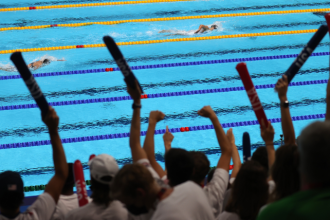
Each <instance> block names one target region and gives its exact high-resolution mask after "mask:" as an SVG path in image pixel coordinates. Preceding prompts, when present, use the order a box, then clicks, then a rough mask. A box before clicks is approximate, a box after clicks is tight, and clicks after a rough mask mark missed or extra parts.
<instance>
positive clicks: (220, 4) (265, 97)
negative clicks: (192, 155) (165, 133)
mask: <svg viewBox="0 0 330 220" xmlns="http://www.w3.org/2000/svg"><path fill="white" fill-rule="evenodd" d="M87 2H108V1H105V0H104V1H102V0H99V1H96V0H95V1H87V0H86V1H81V0H74V1H67V0H65V1H64V0H62V1H44V0H40V1H38V2H32V3H31V1H28V0H12V1H10V2H9V1H8V3H7V2H4V1H3V2H1V3H0V7H1V8H8V7H26V6H39V5H56V4H70V3H72V4H74V3H87ZM329 3H330V2H329V1H325V0H324V1H322V0H315V1H308V0H299V1H298V0H285V1H284V0H275V1H272V2H265V1H260V0H258V1H257V0H254V1H243V0H236V1H232V0H221V1H220V0H219V1H214V0H211V1H191V2H174V3H157V4H137V5H119V6H104V7H86V8H66V9H51V10H33V11H17V12H15V11H14V12H1V13H0V28H2V27H14V26H32V25H46V24H65V23H77V22H90V21H113V20H124V19H141V18H162V17H174V16H195V15H210V14H221V13H242V12H263V11H274V10H298V9H315V8H326V7H328V5H329ZM324 23H325V20H324V17H323V14H322V13H302V14H283V15H265V16H249V17H227V18H212V19H192V20H176V21H159V22H143V23H125V24H120V25H91V26H84V27H76V28H72V27H70V28H69V27H63V28H60V27H57V28H48V29H37V30H13V31H3V32H1V33H0V39H1V46H0V50H10V49H18V48H33V47H48V46H66V45H82V44H94V43H103V42H102V37H103V36H104V35H111V36H112V37H114V38H115V40H116V41H117V42H127V41H137V40H158V39H170V38H181V37H190V36H191V35H192V30H195V29H197V28H198V26H199V25H200V24H205V25H211V24H218V25H219V29H218V30H216V31H213V32H208V33H204V34H201V35H199V36H217V35H227V34H241V33H261V32H272V31H289V30H305V29H316V28H318V27H319V26H320V25H321V24H324ZM161 30H170V35H169V34H168V33H159V31H161ZM312 35H313V34H312V33H310V34H295V35H279V36H265V37H253V38H232V39H220V40H207V41H190V42H175V43H161V44H147V45H134V46H121V47H120V49H121V50H122V52H123V54H124V55H125V57H126V58H127V60H128V62H129V64H130V65H131V66H136V65H151V64H165V63H176V62H189V61H205V60H216V59H233V58H248V57H257V56H274V55H287V54H297V53H299V52H300V51H301V49H302V48H303V46H304V44H306V43H307V42H308V40H309V39H310V38H311V36H312ZM328 51H329V38H328V36H326V37H325V38H324V39H323V41H322V42H321V44H320V46H319V47H318V48H317V49H316V50H315V52H328ZM9 56H10V54H4V55H0V67H2V68H7V69H9V70H10V69H12V63H11V62H10V60H9ZM23 56H24V58H25V60H26V62H32V61H35V60H38V59H40V58H42V57H48V58H50V59H60V58H65V59H66V61H65V62H52V63H51V64H50V65H48V66H45V67H43V68H41V69H38V70H36V71H34V72H33V73H47V72H59V71H71V70H85V69H98V68H108V67H116V65H115V63H114V61H113V59H112V57H111V56H110V54H109V52H108V51H107V49H106V48H85V49H73V50H58V51H42V52H29V53H23ZM293 59H294V58H289V59H276V60H262V61H253V62H252V61H251V62H247V65H248V69H249V71H250V74H251V76H252V78H253V82H254V84H255V85H264V84H271V83H275V82H276V81H277V79H278V78H279V77H280V76H281V75H282V74H283V72H284V71H285V70H286V69H287V68H288V67H289V65H290V64H291V63H292V61H293ZM236 64H237V63H235V62H234V63H221V64H210V65H197V66H186V67H171V68H158V69H143V70H136V71H134V73H135V74H136V76H137V77H138V79H139V81H140V83H141V85H142V86H143V88H144V91H145V93H147V94H155V93H165V92H166V93H167V92H179V91H191V90H202V89H216V88H228V87H234V86H242V82H241V80H240V78H239V76H238V73H237V71H236V70H235V66H236ZM328 65H329V57H328V56H315V57H310V59H309V60H308V62H307V63H306V64H305V65H304V66H303V68H302V69H301V71H300V74H299V75H297V76H296V77H295V78H294V80H293V81H294V82H297V81H306V80H319V79H328V67H329V66H328ZM17 74H18V73H17V72H15V71H14V72H7V71H1V70H0V76H7V75H17ZM36 80H37V81H38V83H39V85H40V87H41V89H42V91H43V92H44V93H45V95H46V97H47V100H48V101H49V102H55V101H70V100H81V99H91V98H106V97H118V96H125V95H127V93H126V91H125V84H124V82H123V77H122V75H121V74H120V72H118V71H116V72H101V73H88V74H80V75H64V76H49V77H38V78H36ZM325 88H326V84H317V85H305V86H295V87H290V88H289V92H288V98H289V101H290V103H291V107H290V110H291V115H292V116H301V115H308V114H324V113H325V99H324V98H325ZM0 91H1V98H0V106H8V105H20V104H32V103H34V101H33V99H32V97H31V96H30V94H29V92H28V90H27V88H26V86H25V85H24V83H23V81H22V80H21V79H10V80H0ZM257 92H258V94H259V97H260V99H261V101H262V103H263V105H264V107H265V111H266V115H267V117H268V118H279V117H280V111H279V108H278V98H277V94H276V93H275V92H274V91H273V89H271V88H269V89H259V90H257ZM142 105H143V108H142V115H141V117H142V125H141V130H142V131H145V130H146V129H147V117H148V115H149V112H150V111H151V110H160V111H163V112H164V113H165V114H166V118H165V120H164V121H162V122H160V123H159V124H158V125H157V129H164V128H165V126H166V125H168V126H169V127H170V128H179V127H189V126H198V125H209V124H211V122H210V121H209V120H207V119H205V118H201V117H199V116H198V115H197V113H196V112H197V110H199V109H200V108H202V107H203V106H204V105H211V106H212V107H213V109H214V110H215V111H216V113H217V115H218V117H219V119H220V122H221V123H229V122H240V121H249V120H255V119H256V118H255V115H254V112H253V111H252V110H251V105H250V103H249V100H248V98H247V95H246V92H245V91H232V92H226V93H209V94H198V95H197V94H196V95H189V96H177V97H162V98H155V99H151V98H150V99H145V100H143V101H142ZM55 109H56V111H57V113H58V115H59V116H60V135H61V138H73V137H83V136H93V135H103V134H104V135H105V134H115V133H124V132H129V126H130V119H131V114H132V110H131V101H119V102H103V103H92V104H81V105H67V106H56V107H55ZM0 118H1V120H0V138H1V139H0V140H1V141H0V143H1V144H10V143H20V142H28V141H40V140H48V134H47V130H46V127H45V126H44V125H43V123H42V121H41V119H40V111H39V109H37V108H32V109H21V110H5V111H0ZM312 121H313V120H302V121H295V122H294V127H295V130H296V135H298V134H299V133H300V131H301V130H302V128H303V127H304V126H306V125H307V124H309V123H311V122H312ZM273 125H274V128H275V131H276V135H275V141H279V139H280V134H282V130H281V125H280V123H274V124H273ZM245 131H247V132H249V133H250V136H251V142H252V144H253V145H258V144H262V140H261V138H260V134H259V133H260V131H259V126H258V125H252V126H241V127H235V128H234V134H235V138H236V144H237V145H238V146H241V143H242V134H243V132H245ZM143 139H144V138H143V137H142V140H141V141H143ZM155 141H156V144H155V146H156V149H155V151H156V153H158V154H159V155H160V157H159V158H161V155H163V153H164V147H163V142H162V135H156V136H155ZM173 147H181V148H185V149H187V150H203V151H204V152H205V153H206V154H207V156H208V158H209V159H210V161H211V165H212V166H215V165H216V163H217V160H218V158H219V155H220V154H219V151H218V149H219V146H218V144H217V140H216V137H215V134H214V131H213V130H205V131H191V132H184V133H175V139H174V142H173ZM64 148H65V152H66V156H67V160H68V161H69V162H74V161H75V160H76V159H80V160H81V161H82V162H87V160H88V157H89V155H90V154H100V153H108V154H111V155H113V156H114V157H115V158H116V159H117V160H118V162H119V163H120V164H121V165H122V164H123V163H125V162H127V161H129V159H130V151H129V147H128V138H119V139H111V140H98V141H88V142H80V143H67V144H64ZM240 154H241V156H242V152H241V151H240ZM0 161H1V167H0V171H4V170H8V169H10V170H15V171H18V172H20V173H21V175H22V177H23V180H24V184H25V185H27V186H30V185H40V184H46V183H47V182H48V181H49V179H50V177H51V176H52V175H53V164H52V154H51V146H50V145H44V146H35V147H25V148H15V149H1V150H0ZM160 164H162V165H164V163H163V162H162V161H160ZM85 178H86V179H89V173H88V170H85ZM40 192H41V191H37V192H29V193H27V195H33V194H39V193H40Z"/></svg>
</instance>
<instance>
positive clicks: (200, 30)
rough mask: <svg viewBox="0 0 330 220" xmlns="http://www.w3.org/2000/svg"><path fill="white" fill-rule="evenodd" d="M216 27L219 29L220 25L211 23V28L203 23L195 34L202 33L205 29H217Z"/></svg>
mask: <svg viewBox="0 0 330 220" xmlns="http://www.w3.org/2000/svg"><path fill="white" fill-rule="evenodd" d="M215 29H218V26H217V25H215V24H213V25H211V28H209V27H208V26H206V25H202V24H201V25H199V28H198V30H197V31H195V34H201V33H203V32H205V31H213V30H215Z"/></svg>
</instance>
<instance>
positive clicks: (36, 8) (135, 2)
mask: <svg viewBox="0 0 330 220" xmlns="http://www.w3.org/2000/svg"><path fill="white" fill-rule="evenodd" d="M183 1H192V0H143V1H120V2H103V3H85V4H70V5H46V6H33V7H19V8H0V12H7V11H23V10H39V9H56V8H81V7H93V6H108V5H130V4H146V3H161V2H183Z"/></svg>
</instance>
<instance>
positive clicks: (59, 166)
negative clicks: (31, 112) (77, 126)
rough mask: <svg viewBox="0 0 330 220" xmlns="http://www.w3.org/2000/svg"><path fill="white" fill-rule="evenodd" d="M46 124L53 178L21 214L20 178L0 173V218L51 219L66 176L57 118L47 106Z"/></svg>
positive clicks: (66, 169) (21, 188)
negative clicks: (52, 163) (50, 145)
mask: <svg viewBox="0 0 330 220" xmlns="http://www.w3.org/2000/svg"><path fill="white" fill-rule="evenodd" d="M42 120H43V122H44V123H45V124H46V125H47V127H48V131H49V136H50V139H51V143H52V149H53V161H54V168H55V175H54V176H53V177H52V179H51V180H50V181H49V182H48V184H47V186H46V189H45V192H44V193H43V194H41V195H40V196H39V197H38V198H37V200H36V201H35V202H34V203H33V204H32V205H31V206H30V207H29V208H28V209H27V210H26V212H24V213H20V212H19V207H20V205H21V204H22V203H23V199H24V191H23V181H22V178H21V177H20V175H19V174H18V173H16V172H13V171H5V172H3V173H1V174H0V212H1V215H0V219H1V220H7V219H15V220H30V219H40V220H49V219H51V217H52V215H53V213H54V211H55V208H56V203H57V201H58V199H59V197H60V194H61V191H62V188H63V186H64V184H65V181H66V178H67V176H68V165H67V163H66V158H65V153H64V150H63V147H62V143H61V139H60V136H59V134H58V124H59V117H58V116H57V114H56V112H55V110H54V109H53V108H52V107H49V110H48V113H47V115H46V116H45V117H44V118H43V119H42Z"/></svg>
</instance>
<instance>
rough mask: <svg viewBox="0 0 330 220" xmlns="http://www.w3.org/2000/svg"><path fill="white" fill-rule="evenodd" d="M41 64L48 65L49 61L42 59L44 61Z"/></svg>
mask: <svg viewBox="0 0 330 220" xmlns="http://www.w3.org/2000/svg"><path fill="white" fill-rule="evenodd" d="M42 63H43V64H49V63H50V60H49V59H44V60H43V61H42Z"/></svg>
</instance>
